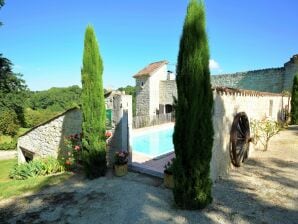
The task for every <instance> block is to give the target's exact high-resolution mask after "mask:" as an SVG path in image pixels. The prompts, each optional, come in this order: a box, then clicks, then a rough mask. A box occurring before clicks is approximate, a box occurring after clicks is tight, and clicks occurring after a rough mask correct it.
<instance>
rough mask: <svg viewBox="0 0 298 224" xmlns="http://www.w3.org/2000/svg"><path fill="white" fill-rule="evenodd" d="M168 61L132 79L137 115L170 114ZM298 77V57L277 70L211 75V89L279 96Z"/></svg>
mask: <svg viewBox="0 0 298 224" xmlns="http://www.w3.org/2000/svg"><path fill="white" fill-rule="evenodd" d="M167 64H168V62H167V61H158V62H153V63H151V64H149V65H148V66H146V67H145V68H143V69H142V70H140V71H139V72H138V73H137V74H135V75H134V76H133V77H134V78H135V80H136V115H137V116H154V115H158V114H164V113H170V112H172V109H173V107H172V106H173V98H174V97H177V86H176V81H175V76H174V75H173V73H171V72H169V71H168V69H167ZM297 73H298V55H294V56H293V57H292V58H291V59H290V61H288V62H287V63H285V64H284V66H283V67H280V68H270V69H262V70H256V71H248V72H241V73H240V72H238V73H235V74H226V75H212V76H211V84H212V86H213V87H216V86H225V87H231V88H237V89H247V90H255V91H261V92H273V93H281V92H282V91H283V90H287V91H289V90H291V88H292V83H293V78H294V75H295V74H297Z"/></svg>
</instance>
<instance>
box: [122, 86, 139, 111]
mask: <svg viewBox="0 0 298 224" xmlns="http://www.w3.org/2000/svg"><path fill="white" fill-rule="evenodd" d="M118 90H119V91H125V94H127V95H131V96H132V113H133V116H135V115H136V87H135V86H130V85H128V86H126V87H120V88H118Z"/></svg>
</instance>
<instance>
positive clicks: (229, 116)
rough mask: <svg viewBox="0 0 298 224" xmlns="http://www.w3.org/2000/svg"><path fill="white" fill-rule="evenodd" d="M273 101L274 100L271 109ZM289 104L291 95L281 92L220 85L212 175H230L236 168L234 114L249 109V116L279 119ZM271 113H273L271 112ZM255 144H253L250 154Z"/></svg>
mask: <svg viewBox="0 0 298 224" xmlns="http://www.w3.org/2000/svg"><path fill="white" fill-rule="evenodd" d="M270 101H272V102H273V105H272V111H271V113H270ZM287 104H288V98H287V97H284V96H282V95H279V94H270V93H260V92H254V91H246V90H236V89H227V88H217V89H215V90H214V114H213V126H214V130H215V133H214V142H213V151H212V160H211V177H212V179H213V180H215V179H217V178H218V177H219V176H226V175H227V174H228V172H229V169H231V168H232V165H231V161H230V155H229V147H230V131H231V127H232V123H233V120H234V117H235V115H236V114H237V113H239V112H245V113H246V114H247V116H248V118H249V120H250V121H251V120H253V119H257V120H261V119H263V118H265V117H270V119H272V120H275V121H277V120H278V119H279V118H280V115H281V113H280V112H281V110H282V109H283V108H285V107H286V105H287ZM270 114H271V116H270ZM254 149H255V146H254V145H253V144H250V155H251V154H252V153H253V151H254Z"/></svg>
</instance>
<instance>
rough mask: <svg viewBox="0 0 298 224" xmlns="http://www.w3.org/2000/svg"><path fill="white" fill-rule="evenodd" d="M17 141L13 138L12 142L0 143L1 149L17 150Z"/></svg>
mask: <svg viewBox="0 0 298 224" xmlns="http://www.w3.org/2000/svg"><path fill="white" fill-rule="evenodd" d="M16 147H17V141H16V140H15V139H13V140H12V141H11V142H4V143H1V144H0V150H15V149H16Z"/></svg>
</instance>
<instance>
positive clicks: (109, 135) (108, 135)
mask: <svg viewBox="0 0 298 224" xmlns="http://www.w3.org/2000/svg"><path fill="white" fill-rule="evenodd" d="M111 136H112V132H111V131H106V134H105V137H106V139H108V138H109V137H111Z"/></svg>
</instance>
